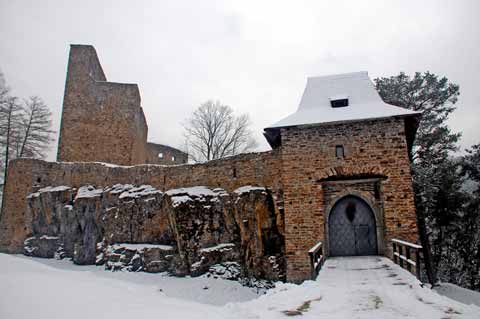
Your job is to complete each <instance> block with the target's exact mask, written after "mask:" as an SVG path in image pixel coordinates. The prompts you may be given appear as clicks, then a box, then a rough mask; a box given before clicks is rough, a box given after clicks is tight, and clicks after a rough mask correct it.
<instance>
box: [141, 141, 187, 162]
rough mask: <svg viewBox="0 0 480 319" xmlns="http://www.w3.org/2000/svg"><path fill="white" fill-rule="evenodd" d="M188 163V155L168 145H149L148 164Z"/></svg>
mask: <svg viewBox="0 0 480 319" xmlns="http://www.w3.org/2000/svg"><path fill="white" fill-rule="evenodd" d="M187 162H188V154H187V153H184V152H182V151H180V150H178V149H176V148H173V147H170V146H167V145H162V144H155V143H147V156H146V163H147V164H161V165H177V164H186V163H187Z"/></svg>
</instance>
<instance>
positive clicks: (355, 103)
mask: <svg viewBox="0 0 480 319" xmlns="http://www.w3.org/2000/svg"><path fill="white" fill-rule="evenodd" d="M415 115H420V112H415V111H411V110H408V109H405V108H402V107H398V106H394V105H390V104H387V103H385V102H384V101H383V100H382V98H381V97H380V95H379V94H378V92H377V90H376V89H375V87H374V85H373V82H372V81H371V80H370V77H369V76H368V72H365V71H363V72H354V73H345V74H337V75H329V76H316V77H310V78H308V80H307V86H306V87H305V91H304V92H303V96H302V99H301V101H300V105H299V106H298V109H297V111H296V112H295V113H293V114H291V115H289V116H287V117H285V118H284V119H282V120H280V121H278V122H276V123H274V124H272V125H270V126H269V127H267V128H266V129H265V136H266V137H267V140H268V141H269V143H270V145H271V146H272V147H274V145H273V144H275V142H274V141H273V140H272V137H274V136H273V135H275V131H278V129H280V128H283V127H291V126H301V125H313V124H325V123H336V122H349V121H360V120H368V119H380V118H387V117H412V116H415Z"/></svg>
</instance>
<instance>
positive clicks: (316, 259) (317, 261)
mask: <svg viewBox="0 0 480 319" xmlns="http://www.w3.org/2000/svg"><path fill="white" fill-rule="evenodd" d="M308 255H309V256H310V269H311V278H312V279H315V278H316V277H317V275H318V272H319V271H320V269H321V268H322V265H323V262H324V261H325V258H324V256H323V244H322V242H321V241H319V242H318V243H317V244H316V245H315V246H313V247H312V249H310V250H309V251H308Z"/></svg>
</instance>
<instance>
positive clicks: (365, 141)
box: [281, 118, 418, 282]
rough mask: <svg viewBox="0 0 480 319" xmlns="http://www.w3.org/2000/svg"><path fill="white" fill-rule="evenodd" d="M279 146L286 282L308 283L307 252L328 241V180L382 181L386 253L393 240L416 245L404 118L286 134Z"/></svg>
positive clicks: (287, 131) (292, 130) (305, 129)
mask: <svg viewBox="0 0 480 319" xmlns="http://www.w3.org/2000/svg"><path fill="white" fill-rule="evenodd" d="M281 140H282V165H283V166H282V184H283V192H284V197H283V199H284V202H285V242H286V257H287V279H288V281H294V282H300V281H303V280H305V279H307V278H308V276H309V274H310V268H309V262H308V254H307V252H308V250H309V249H310V248H312V247H313V246H314V245H315V244H316V243H317V242H318V241H323V242H325V241H326V237H325V227H326V225H325V220H326V213H327V208H328V207H327V206H326V205H328V201H331V200H332V198H326V197H325V191H326V190H327V193H328V186H326V185H325V183H324V182H325V181H328V180H332V179H346V180H355V179H359V178H369V177H374V178H378V177H381V179H379V183H380V184H381V198H382V199H381V200H382V201H383V208H382V209H383V216H384V225H385V236H384V238H383V243H384V244H385V245H386V248H387V250H386V253H387V252H388V251H389V249H390V247H389V244H388V243H389V240H390V239H391V238H393V237H398V238H402V239H405V240H409V241H413V242H416V241H417V239H418V238H417V227H416V215H415V207H414V201H413V190H412V181H411V175H410V163H409V159H408V152H407V143H406V139H405V125H404V120H403V119H402V118H391V119H381V120H366V121H359V122H352V123H339V124H331V125H323V126H310V127H302V128H285V129H282V132H281ZM337 145H342V146H343V147H344V153H345V156H344V157H343V158H337V157H336V152H335V149H336V146H337ZM350 188H351V187H350ZM359 191H362V189H361V188H360V189H359ZM363 191H364V192H365V193H366V195H367V196H371V195H368V193H370V194H371V192H368V191H365V189H364V190H363ZM347 193H348V190H347V189H345V194H347ZM345 194H338V196H343V195H345ZM327 254H328V251H327Z"/></svg>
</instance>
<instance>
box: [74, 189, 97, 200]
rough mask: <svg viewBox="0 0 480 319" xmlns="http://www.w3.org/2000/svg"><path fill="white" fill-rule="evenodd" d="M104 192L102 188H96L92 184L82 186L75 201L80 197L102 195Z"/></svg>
mask: <svg viewBox="0 0 480 319" xmlns="http://www.w3.org/2000/svg"><path fill="white" fill-rule="evenodd" d="M102 193H103V189H102V188H99V189H96V188H95V187H93V186H91V185H87V186H82V187H80V188H79V189H78V192H77V196H75V199H74V201H76V200H77V199H80V198H93V197H99V196H100V195H102Z"/></svg>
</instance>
